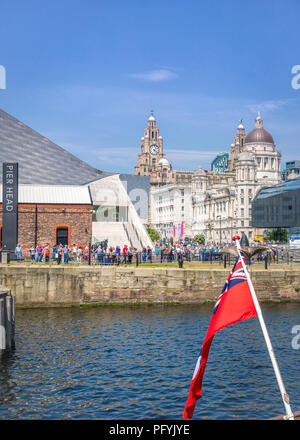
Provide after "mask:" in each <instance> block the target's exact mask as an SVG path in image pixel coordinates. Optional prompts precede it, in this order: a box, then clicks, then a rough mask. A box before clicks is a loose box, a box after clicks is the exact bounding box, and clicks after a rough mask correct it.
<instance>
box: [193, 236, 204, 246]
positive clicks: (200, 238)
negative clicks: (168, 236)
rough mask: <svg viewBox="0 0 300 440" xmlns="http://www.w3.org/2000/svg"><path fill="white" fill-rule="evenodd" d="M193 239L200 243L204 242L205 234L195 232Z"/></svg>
mask: <svg viewBox="0 0 300 440" xmlns="http://www.w3.org/2000/svg"><path fill="white" fill-rule="evenodd" d="M193 241H197V242H198V243H200V244H205V235H204V234H197V235H195V237H194V238H193Z"/></svg>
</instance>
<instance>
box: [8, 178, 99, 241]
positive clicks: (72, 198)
mask: <svg viewBox="0 0 300 440" xmlns="http://www.w3.org/2000/svg"><path fill="white" fill-rule="evenodd" d="M0 200H1V204H0V211H1V219H2V188H1V187H0ZM18 200H19V203H18V242H19V243H20V244H22V245H23V249H28V248H30V247H31V246H35V247H36V246H37V245H42V246H44V245H46V244H49V245H50V246H53V245H54V244H60V243H61V244H68V245H69V246H71V245H72V244H74V243H75V244H76V245H79V246H86V245H88V244H89V243H90V241H91V237H92V209H93V204H92V200H91V195H90V191H89V188H88V186H75V185H66V186H64V185H56V186H55V185H26V184H25V185H24V184H23V185H22V184H21V185H19V197H18ZM0 227H1V241H2V221H1V226H0ZM1 245H2V243H1Z"/></svg>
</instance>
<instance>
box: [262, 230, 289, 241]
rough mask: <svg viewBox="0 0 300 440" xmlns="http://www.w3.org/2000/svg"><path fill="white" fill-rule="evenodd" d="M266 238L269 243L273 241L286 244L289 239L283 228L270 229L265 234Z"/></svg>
mask: <svg viewBox="0 0 300 440" xmlns="http://www.w3.org/2000/svg"><path fill="white" fill-rule="evenodd" d="M266 238H267V240H269V241H275V242H277V243H286V242H287V241H288V239H289V233H288V231H287V230H286V229H284V228H276V229H271V230H269V231H268V232H267V234H266Z"/></svg>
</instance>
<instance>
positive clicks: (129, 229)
mask: <svg viewBox="0 0 300 440" xmlns="http://www.w3.org/2000/svg"><path fill="white" fill-rule="evenodd" d="M88 186H89V188H90V191H91V196H92V200H93V222H92V237H93V238H92V243H97V242H101V241H103V240H106V239H107V240H108V245H109V246H112V247H116V246H121V247H123V246H124V245H127V246H129V247H131V246H132V247H135V248H136V249H138V250H139V251H141V250H142V249H143V248H144V247H146V248H147V247H148V246H149V247H151V248H153V242H152V241H151V239H150V237H149V235H148V233H147V231H146V228H145V226H144V224H143V222H142V220H141V218H140V216H139V215H138V213H137V210H136V208H135V207H134V206H133V203H132V201H131V199H130V197H129V195H128V193H127V191H126V189H125V187H124V184H123V183H122V181H121V180H120V176H119V175H117V174H115V175H112V176H108V177H104V178H103V179H99V180H96V181H94V182H90V183H89V184H88ZM139 197H140V198H143V197H146V203H148V194H147V193H146V192H143V189H142V188H140V192H139ZM141 202H142V200H141Z"/></svg>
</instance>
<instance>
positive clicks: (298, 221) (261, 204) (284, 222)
mask: <svg viewBox="0 0 300 440" xmlns="http://www.w3.org/2000/svg"><path fill="white" fill-rule="evenodd" d="M252 224H253V226H254V227H257V228H278V227H280V228H295V227H299V226H300V178H296V179H292V180H288V181H286V182H283V183H280V184H278V185H275V186H272V187H269V188H262V189H261V190H260V191H259V192H258V194H257V195H256V197H255V198H254V200H253V202H252Z"/></svg>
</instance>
